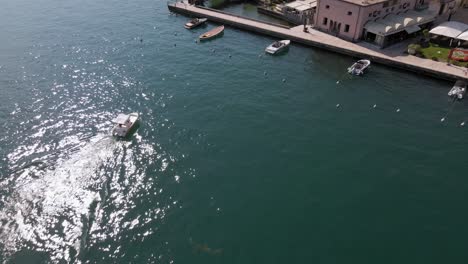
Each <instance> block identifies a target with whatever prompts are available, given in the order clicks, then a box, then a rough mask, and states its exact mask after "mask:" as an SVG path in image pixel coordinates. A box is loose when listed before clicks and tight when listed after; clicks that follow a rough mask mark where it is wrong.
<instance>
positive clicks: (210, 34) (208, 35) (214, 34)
mask: <svg viewBox="0 0 468 264" xmlns="http://www.w3.org/2000/svg"><path fill="white" fill-rule="evenodd" d="M223 32H224V25H223V26H219V27H216V28H214V29H212V30H210V31H208V32H206V33H203V34H202V35H200V37H199V39H200V40H209V39H214V38H216V37H218V36H220V35H221V34H222V33H223Z"/></svg>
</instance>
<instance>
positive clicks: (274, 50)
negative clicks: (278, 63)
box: [265, 40, 291, 55]
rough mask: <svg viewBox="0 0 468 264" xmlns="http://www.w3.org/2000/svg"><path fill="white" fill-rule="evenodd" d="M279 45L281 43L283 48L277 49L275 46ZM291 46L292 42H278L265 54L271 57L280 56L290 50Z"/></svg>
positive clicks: (268, 48) (266, 50) (269, 47)
mask: <svg viewBox="0 0 468 264" xmlns="http://www.w3.org/2000/svg"><path fill="white" fill-rule="evenodd" d="M277 43H280V44H281V46H279V47H275V44H277ZM289 44H291V41H290V40H281V41H278V42H274V43H273V44H271V45H270V46H268V47H267V48H266V49H265V52H266V53H268V54H271V55H275V54H280V53H282V52H284V51H286V50H288V49H289Z"/></svg>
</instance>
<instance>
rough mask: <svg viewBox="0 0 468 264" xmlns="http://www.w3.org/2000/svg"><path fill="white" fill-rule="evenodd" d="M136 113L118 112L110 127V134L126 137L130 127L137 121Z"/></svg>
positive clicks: (130, 129)
mask: <svg viewBox="0 0 468 264" xmlns="http://www.w3.org/2000/svg"><path fill="white" fill-rule="evenodd" d="M138 117H139V115H138V113H131V114H128V115H126V114H119V115H118V116H117V117H116V118H114V120H112V122H113V123H115V126H114V128H113V129H112V135H113V136H115V137H126V136H128V135H129V134H130V132H131V131H132V128H133V127H134V126H135V124H136V123H137V122H138Z"/></svg>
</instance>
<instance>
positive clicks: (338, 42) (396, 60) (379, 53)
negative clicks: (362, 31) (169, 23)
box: [168, 2, 468, 81]
mask: <svg viewBox="0 0 468 264" xmlns="http://www.w3.org/2000/svg"><path fill="white" fill-rule="evenodd" d="M168 8H169V10H170V11H172V12H176V13H180V14H184V15H188V16H193V17H206V18H208V19H209V20H210V21H214V22H218V23H222V24H225V25H229V26H232V27H236V28H240V29H244V30H248V31H252V32H255V33H259V34H265V35H269V36H273V37H277V38H279V39H290V40H291V41H293V42H297V43H301V44H303V45H307V46H312V47H317V48H321V49H325V50H328V51H332V52H337V53H341V54H344V55H348V56H352V57H356V58H366V59H370V60H371V61H372V62H375V63H380V64H384V65H388V66H391V67H395V68H400V69H403V70H409V71H412V72H416V73H421V74H425V75H428V76H432V77H435V78H440V79H445V80H450V81H454V80H457V79H465V80H468V75H467V70H468V69H467V68H463V67H457V66H454V65H447V63H442V62H437V61H433V60H429V59H422V58H418V57H415V56H411V55H407V54H403V53H402V50H403V49H404V47H402V46H401V45H406V44H407V43H400V44H396V45H394V46H393V47H390V48H387V49H383V50H382V49H379V48H378V47H375V46H373V45H371V44H369V43H365V42H361V43H352V42H349V41H346V40H343V39H340V38H337V37H334V36H332V35H329V34H326V33H323V32H320V31H317V30H314V29H311V28H309V32H303V26H297V27H293V28H289V27H286V26H282V25H277V24H273V23H267V22H262V21H257V20H254V19H249V18H245V17H240V16H236V15H233V14H228V13H225V12H221V11H218V10H214V9H210V8H206V7H200V6H193V5H189V4H188V3H185V2H174V3H168Z"/></svg>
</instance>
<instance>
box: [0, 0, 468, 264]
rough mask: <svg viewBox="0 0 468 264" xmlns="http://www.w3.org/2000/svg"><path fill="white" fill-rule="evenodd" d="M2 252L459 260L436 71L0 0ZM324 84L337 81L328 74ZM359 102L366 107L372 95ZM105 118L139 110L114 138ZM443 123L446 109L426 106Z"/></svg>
mask: <svg viewBox="0 0 468 264" xmlns="http://www.w3.org/2000/svg"><path fill="white" fill-rule="evenodd" d="M1 7H2V8H1V9H0V24H1V25H2V26H1V27H0V41H1V44H0V95H1V96H0V123H1V124H0V126H1V130H2V134H1V135H0V186H1V188H0V225H1V226H0V255H1V257H0V260H1V261H2V262H5V263H330V264H331V263H425V264H429V263H434V264H436V263H437V264H438V263H464V262H465V261H466V259H468V251H467V250H466V237H467V236H468V227H467V225H466V222H467V220H468V212H467V210H466V204H467V202H468V179H467V175H468V174H467V169H468V163H467V162H466V159H467V156H468V148H467V147H468V141H467V139H466V137H467V135H468V133H467V129H468V125H466V126H461V125H460V124H461V123H462V122H463V121H468V120H467V119H468V104H467V101H461V102H455V103H452V101H451V99H450V98H448V97H447V92H448V90H449V89H450V87H451V85H452V84H451V83H448V82H444V81H439V80H436V79H431V78H427V77H424V76H419V75H415V74H412V73H406V72H403V71H397V70H393V69H390V68H387V67H384V66H381V65H372V68H371V69H370V71H369V72H368V74H367V75H366V76H364V77H362V78H356V77H350V76H348V75H347V74H346V68H347V67H348V66H349V65H350V64H351V63H352V62H353V61H354V60H355V58H350V57H345V56H341V55H336V54H333V53H329V52H325V51H322V50H318V49H312V48H307V47H304V46H301V45H296V44H293V45H292V46H291V47H290V50H289V51H288V52H287V53H286V54H284V55H282V56H275V57H272V56H266V55H265V54H264V48H265V47H266V46H267V45H269V44H270V43H271V42H272V41H274V39H273V38H269V37H265V36H260V35H255V34H251V33H248V32H244V31H241V30H237V29H234V28H230V27H227V28H226V30H225V33H224V36H223V37H221V38H218V39H215V40H213V41H210V42H206V43H196V39H197V36H198V35H200V34H201V33H203V32H204V31H207V30H208V29H211V28H213V27H214V26H216V25H215V24H211V23H209V24H208V25H207V26H206V27H204V28H198V29H195V30H193V31H188V30H186V29H184V28H183V24H184V23H185V22H186V21H187V18H186V17H183V16H176V15H171V14H170V13H169V12H168V10H167V7H166V2H163V1H149V0H137V1H120V0H115V1H111V2H109V1H107V2H104V1H90V0H84V1H53V0H41V1H31V0H17V1H2V3H1ZM337 81H339V83H337ZM374 106H375V107H374ZM119 112H139V113H140V115H141V123H140V127H139V128H138V130H137V132H136V133H135V134H134V135H133V136H132V137H131V138H130V139H129V140H126V141H122V140H115V139H113V138H112V137H110V136H109V129H110V128H111V126H112V124H111V122H110V120H111V119H112V118H113V117H115V116H116V115H117V114H118V113H119ZM443 117H446V118H445V120H444V122H441V118H443Z"/></svg>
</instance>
